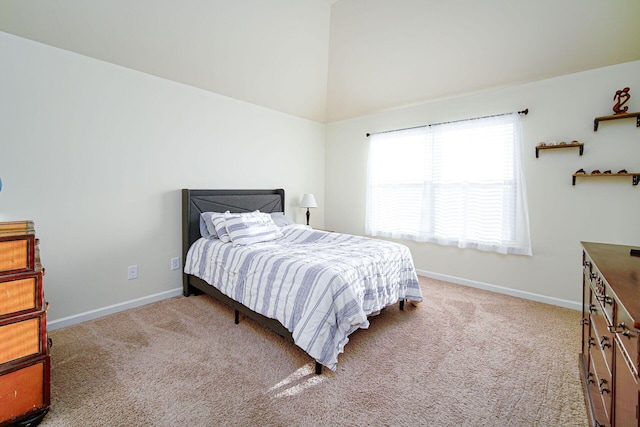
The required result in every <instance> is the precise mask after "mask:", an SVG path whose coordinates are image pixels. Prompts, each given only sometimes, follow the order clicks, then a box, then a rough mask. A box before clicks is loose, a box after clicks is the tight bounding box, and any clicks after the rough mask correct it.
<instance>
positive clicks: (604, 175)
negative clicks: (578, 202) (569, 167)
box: [573, 172, 640, 185]
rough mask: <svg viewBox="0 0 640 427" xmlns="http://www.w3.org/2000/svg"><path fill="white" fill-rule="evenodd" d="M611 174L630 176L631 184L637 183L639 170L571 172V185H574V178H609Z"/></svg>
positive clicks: (639, 180) (639, 177)
mask: <svg viewBox="0 0 640 427" xmlns="http://www.w3.org/2000/svg"><path fill="white" fill-rule="evenodd" d="M613 176H630V177H631V182H632V184H633V185H638V183H640V172H636V173H574V174H573V185H576V178H577V177H580V178H594V177H598V178H610V177H613Z"/></svg>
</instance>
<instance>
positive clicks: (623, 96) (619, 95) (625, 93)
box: [613, 87, 631, 114]
mask: <svg viewBox="0 0 640 427" xmlns="http://www.w3.org/2000/svg"><path fill="white" fill-rule="evenodd" d="M630 99H631V95H629V88H628V87H625V88H624V89H622V90H617V91H616V94H615V95H614V96H613V100H614V101H616V103H615V104H614V105H613V114H624V113H626V112H627V110H628V109H629V107H628V106H624V107H623V105H624V104H625V103H626V102H627V101H629V100H630Z"/></svg>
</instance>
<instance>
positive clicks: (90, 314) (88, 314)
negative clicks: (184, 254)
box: [47, 287, 182, 331]
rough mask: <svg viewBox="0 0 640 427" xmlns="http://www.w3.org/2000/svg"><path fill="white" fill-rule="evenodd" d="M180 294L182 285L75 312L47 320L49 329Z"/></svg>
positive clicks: (74, 323)
mask: <svg viewBox="0 0 640 427" xmlns="http://www.w3.org/2000/svg"><path fill="white" fill-rule="evenodd" d="M178 295H182V287H179V288H175V289H170V290H168V291H164V292H160V293H157V294H153V295H149V296H146V297H142V298H136V299H134V300H130V301H125V302H121V303H118V304H113V305H109V306H106V307H101V308H97V309H95V310H90V311H85V312H84V313H78V314H74V315H73V316H68V317H63V318H62V319H55V320H50V321H47V329H48V330H50V331H53V330H56V329H60V328H64V327H66V326H71V325H76V324H78V323H82V322H86V321H87V320H93V319H98V318H100V317H104V316H108V315H109V314H114V313H118V312H120V311H124V310H128V309H130V308H135V307H140V306H141V305H145V304H149V303H152V302H156V301H160V300H163V299H167V298H172V297H177V296H178Z"/></svg>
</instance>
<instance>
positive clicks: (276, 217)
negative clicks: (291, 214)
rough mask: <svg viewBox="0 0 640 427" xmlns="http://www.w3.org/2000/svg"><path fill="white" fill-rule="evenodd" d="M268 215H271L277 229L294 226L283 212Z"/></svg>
mask: <svg viewBox="0 0 640 427" xmlns="http://www.w3.org/2000/svg"><path fill="white" fill-rule="evenodd" d="M269 215H271V219H272V220H273V222H275V224H276V225H277V226H278V227H284V226H287V225H291V224H295V222H293V221H291V220H290V219H289V218H287V217H286V216H285V215H284V212H271V213H270V214H269Z"/></svg>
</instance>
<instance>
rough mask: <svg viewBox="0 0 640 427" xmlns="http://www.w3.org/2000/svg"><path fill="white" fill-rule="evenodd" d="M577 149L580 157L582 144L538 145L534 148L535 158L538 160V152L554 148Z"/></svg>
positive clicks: (582, 150) (582, 148) (582, 149)
mask: <svg viewBox="0 0 640 427" xmlns="http://www.w3.org/2000/svg"><path fill="white" fill-rule="evenodd" d="M571 147H578V148H579V150H580V155H581V156H582V153H583V152H584V142H572V143H570V144H562V145H538V146H536V158H538V153H539V151H540V150H553V149H555V148H571Z"/></svg>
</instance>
